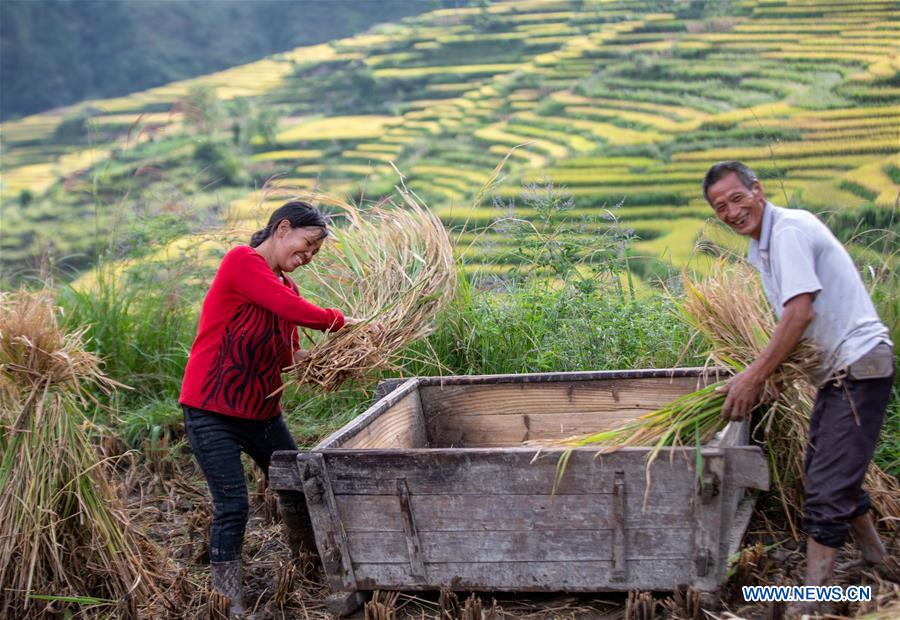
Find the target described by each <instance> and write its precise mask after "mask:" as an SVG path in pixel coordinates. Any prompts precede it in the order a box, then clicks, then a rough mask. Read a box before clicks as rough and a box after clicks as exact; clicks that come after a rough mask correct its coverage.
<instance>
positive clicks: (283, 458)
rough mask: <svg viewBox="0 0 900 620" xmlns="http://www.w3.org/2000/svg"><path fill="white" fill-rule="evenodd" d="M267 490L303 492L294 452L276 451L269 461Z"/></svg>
mask: <svg viewBox="0 0 900 620" xmlns="http://www.w3.org/2000/svg"><path fill="white" fill-rule="evenodd" d="M269 488H271V489H272V490H273V491H300V492H302V491H303V480H302V478H301V477H300V470H299V469H298V468H297V452H296V451H295V450H278V451H276V452H274V453H273V454H272V459H271V460H270V461H269Z"/></svg>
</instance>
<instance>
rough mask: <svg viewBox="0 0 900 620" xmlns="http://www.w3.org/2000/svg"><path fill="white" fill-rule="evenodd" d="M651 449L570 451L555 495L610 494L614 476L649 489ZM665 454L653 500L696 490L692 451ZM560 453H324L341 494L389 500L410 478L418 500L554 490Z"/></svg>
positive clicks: (654, 476)
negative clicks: (674, 492) (619, 473)
mask: <svg viewBox="0 0 900 620" xmlns="http://www.w3.org/2000/svg"><path fill="white" fill-rule="evenodd" d="M649 451H650V449H649V448H625V449H622V450H619V451H617V452H614V453H612V454H606V455H598V454H597V451H596V450H592V449H587V448H581V449H577V450H575V451H573V453H572V456H571V457H570V459H569V464H568V467H567V468H566V472H565V475H564V476H563V478H562V480H561V482H560V484H559V487H558V488H557V492H558V493H563V494H579V493H580V494H593V493H609V492H610V490H611V489H612V488H613V483H614V475H615V472H616V471H622V472H624V474H625V479H626V484H627V485H628V487H629V489H631V490H632V491H631V492H637V490H638V489H643V488H644V483H645V480H646V478H645V475H646V456H647V454H648V453H649ZM671 452H672V451H671V450H663V451H662V452H661V453H660V456H659V458H657V459H656V461H654V462H653V464H652V465H651V467H650V477H651V485H650V489H649V498H648V501H653V499H654V498H655V497H656V496H657V495H659V496H664V495H665V493H666V489H673V488H675V489H693V487H694V478H695V476H694V474H693V471H692V470H693V466H694V463H695V461H696V459H695V456H694V449H693V448H688V449H677V450H674V452H675V455H674V456H673V457H672V459H671V461H670V460H669V454H670V453H671ZM560 453H561V451H559V450H557V451H555V452H551V451H545V452H543V453H542V456H541V458H539V459H537V460H536V461H535V460H534V457H535V454H536V451H535V450H533V449H526V448H507V449H502V450H497V449H440V450H438V449H434V450H324V451H322V452H321V454H323V455H324V457H325V460H326V463H327V467H328V470H329V472H331V475H332V484H333V485H334V492H335V494H336V495H390V494H394V493H396V480H398V479H401V478H403V479H405V480H406V483H407V485H408V486H409V490H410V493H411V494H412V495H413V496H418V495H435V494H437V495H448V494H459V495H467V494H472V493H475V494H479V495H483V494H497V495H507V494H512V495H516V494H534V493H540V492H545V493H547V494H548V495H549V494H550V493H551V491H552V490H553V485H554V482H555V480H556V463H557V459H558V456H559V454H560Z"/></svg>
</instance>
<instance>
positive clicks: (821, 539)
mask: <svg viewBox="0 0 900 620" xmlns="http://www.w3.org/2000/svg"><path fill="white" fill-rule="evenodd" d="M893 383H894V375H893V374H891V375H890V376H888V377H882V378H879V379H863V380H854V379H850V378H847V379H844V380H843V381H842V382H834V381H831V382H829V383H827V384H825V385H824V386H823V387H822V388H820V389H819V392H818V394H817V395H816V403H815V405H814V406H813V411H812V416H811V418H810V425H809V445H808V446H807V448H806V475H805V481H804V486H805V489H806V501H805V503H804V507H803V517H804V519H803V520H804V528H805V529H806V533H807V534H808V535H809V536H810V537H811V538H812V539H813V540H815V541H816V542H818V543H819V544H822V545H825V546H826V547H833V548H839V547H840V546H841V545H843V544H844V542H845V541H846V540H847V535H848V532H849V529H850V526H849V521H850V520H851V519H853V518H855V517H858V516H861V515H864V514H866V512H868V511H869V507H870V502H869V494H868V493H866V492H865V491H864V490H863V488H862V483H863V479H864V478H865V475H866V470H867V469H868V467H869V462H870V461H871V460H872V454H873V453H874V452H875V446H876V444H877V443H878V434H879V432H880V431H881V425H882V423H883V421H884V412H885V410H886V409H887V405H888V401H889V400H890V397H891V388H892V387H893Z"/></svg>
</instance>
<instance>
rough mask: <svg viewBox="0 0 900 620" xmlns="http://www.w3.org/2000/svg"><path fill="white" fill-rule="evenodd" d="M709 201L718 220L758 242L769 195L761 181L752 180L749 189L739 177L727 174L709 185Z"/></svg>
mask: <svg viewBox="0 0 900 620" xmlns="http://www.w3.org/2000/svg"><path fill="white" fill-rule="evenodd" d="M707 199H708V200H709V203H710V204H711V205H712V208H713V209H714V210H715V212H716V217H718V218H719V219H720V220H722V221H723V222H724V223H726V224H728V226H729V227H731V229H732V230H733V231H734V232H736V233H738V234H739V235H746V236H748V237H752V238H753V239H756V240H757V241H758V240H759V237H760V234H761V233H762V220H763V210H764V209H765V206H766V196H765V194H764V193H763V189H762V186H760V184H759V181H753V183H752V184H751V185H750V187H749V188H748V187H747V186H746V185H744V183H743V182H742V181H741V178H740V177H739V176H738V175H737V174H735V173H733V172H732V173H731V174H726V175H725V176H723V177H722V178H721V179H719V180H718V181H716V182H715V183H713V184H712V185H710V186H709V189H708V190H707Z"/></svg>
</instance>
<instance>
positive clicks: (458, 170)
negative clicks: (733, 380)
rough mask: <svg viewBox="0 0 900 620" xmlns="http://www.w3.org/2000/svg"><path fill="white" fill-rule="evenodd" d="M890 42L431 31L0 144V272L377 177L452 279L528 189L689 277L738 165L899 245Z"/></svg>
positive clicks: (814, 14)
mask: <svg viewBox="0 0 900 620" xmlns="http://www.w3.org/2000/svg"><path fill="white" fill-rule="evenodd" d="M898 40H900V3H898V2H889V1H883V0H854V1H853V2H836V1H832V0H736V1H734V2H730V3H717V2H708V3H705V2H691V3H685V2H665V1H652V0H597V1H587V0H585V1H574V0H573V1H559V0H521V1H516V2H496V3H492V4H487V5H486V6H472V7H468V8H461V9H452V10H440V11H434V12H431V13H427V14H424V15H420V16H416V17H412V18H407V19H404V20H403V21H401V22H398V23H394V24H388V25H382V26H379V27H376V28H374V29H373V30H371V31H370V32H368V33H366V34H364V35H360V36H356V37H353V38H349V39H342V40H339V41H334V42H332V43H330V44H324V45H317V46H314V47H305V48H298V49H296V50H293V51H291V52H287V53H283V54H278V55H275V56H272V57H270V58H266V59H264V60H262V61H259V62H256V63H251V64H249V65H244V66H240V67H235V68H233V69H230V70H228V71H224V72H221V73H218V74H214V75H209V76H204V77H201V78H197V79H195V80H189V81H184V82H178V83H174V84H171V85H168V86H164V87H160V88H155V89H151V90H148V91H145V92H141V93H136V94H134V95H132V96H129V97H123V98H119V99H112V100H103V101H92V102H85V103H83V104H80V105H79V106H75V107H73V108H69V109H66V110H62V111H53V112H48V113H45V114H40V115H36V116H31V117H27V118H24V119H21V120H18V121H15V122H10V123H5V124H3V125H2V127H0V137H2V188H0V189H2V194H0V195H2V200H3V210H2V220H3V221H2V229H3V231H2V238H0V244H2V245H0V251H2V257H0V261H2V265H3V267H4V269H9V268H11V267H15V268H21V267H23V266H26V265H32V266H33V265H34V264H35V262H36V258H35V257H37V256H39V255H40V254H41V253H42V252H45V251H46V249H47V247H48V244H49V246H50V247H52V249H53V253H54V254H56V255H57V256H65V255H67V254H71V253H75V252H81V253H84V254H86V255H88V256H93V252H94V251H95V250H96V247H97V244H98V241H97V240H98V239H99V238H101V237H102V236H103V235H104V234H105V233H108V232H109V231H110V230H115V229H116V226H117V225H118V224H119V223H121V222H123V221H130V220H129V218H134V217H140V216H141V215H142V214H145V213H149V212H156V213H163V214H166V213H168V214H172V215H173V216H174V218H175V219H176V220H178V225H179V226H183V228H178V226H176V232H177V231H181V232H184V233H188V232H189V231H190V230H193V229H196V228H197V226H193V225H191V226H189V225H187V224H185V222H191V221H194V223H195V224H198V225H199V224H203V223H206V224H209V222H210V221H214V222H216V223H218V224H222V223H227V224H228V225H229V226H236V227H238V228H246V229H255V228H257V227H258V220H259V218H260V217H261V216H263V215H264V214H266V213H267V212H268V210H269V208H270V206H271V205H272V204H273V203H275V202H277V196H276V195H274V194H273V191H272V188H273V187H274V186H280V187H282V188H283V189H282V190H276V191H275V193H277V192H278V191H281V192H283V193H284V192H289V191H291V188H303V189H322V190H324V191H327V192H330V193H338V194H348V195H352V196H357V197H358V196H361V195H365V196H366V197H368V198H377V197H378V195H379V194H380V193H382V192H384V191H387V190H389V189H390V187H391V186H392V185H393V184H394V183H395V182H396V181H397V173H396V172H395V170H394V168H393V166H396V168H397V169H398V170H399V171H400V172H402V173H403V175H404V176H405V180H406V184H407V186H409V187H410V188H411V189H413V190H414V191H415V192H417V193H418V194H419V195H420V196H421V197H422V198H423V199H424V200H425V201H426V202H427V203H428V204H429V205H430V206H431V207H432V208H433V209H435V210H436V212H437V213H438V214H439V215H440V216H441V218H442V219H443V221H444V222H445V223H446V224H447V225H448V226H451V227H462V226H463V225H465V226H466V232H464V233H462V234H461V235H460V236H459V239H460V241H461V244H460V248H461V249H460V253H461V254H462V255H463V256H464V257H465V261H466V265H467V268H468V269H490V270H501V271H502V270H504V269H506V268H507V267H508V266H509V265H511V264H512V263H513V262H514V261H515V260H517V259H516V256H515V254H514V252H511V251H510V249H511V248H510V243H511V241H510V239H509V237H508V235H505V234H504V233H503V231H502V229H501V228H498V227H494V228H487V229H486V230H483V231H481V232H478V229H479V228H484V227H487V226H489V225H490V224H491V223H492V222H494V221H495V220H496V219H497V218H499V217H502V216H503V215H504V214H507V215H508V214H510V213H511V214H512V215H514V216H516V217H523V218H527V217H529V216H531V215H533V211H531V210H530V209H529V207H528V204H527V203H523V201H522V200H521V195H522V192H523V185H526V186H527V185H531V184H535V185H536V186H537V187H538V188H540V187H543V186H544V185H546V184H548V183H552V184H553V185H554V186H556V187H558V188H560V189H561V190H562V191H565V192H566V193H568V194H571V195H572V196H573V198H574V202H573V205H572V209H571V211H570V214H571V215H572V216H573V217H575V218H582V219H583V221H581V222H579V223H577V225H575V224H573V227H577V230H575V229H573V234H578V235H581V236H583V237H584V238H585V239H588V240H589V239H590V238H591V237H592V236H593V235H598V234H601V233H602V231H603V229H604V227H606V226H609V225H610V222H609V220H608V219H607V218H606V217H605V216H606V213H607V211H606V209H607V208H610V207H613V206H617V205H618V207H617V208H616V209H615V211H614V212H615V216H616V218H618V220H619V221H620V222H621V223H624V224H625V225H627V226H628V227H630V228H631V229H633V230H634V231H635V234H636V235H637V240H636V242H635V244H634V252H635V253H636V254H638V255H641V256H645V257H649V260H647V261H645V262H644V263H643V264H644V266H643V267H641V266H640V265H641V262H640V261H635V262H634V263H633V264H634V265H636V269H637V271H638V273H639V274H643V275H649V274H650V273H652V272H653V267H652V265H653V263H654V261H663V262H664V263H671V264H674V265H683V264H685V262H686V261H688V260H689V258H690V253H691V250H692V247H693V244H694V241H695V240H696V237H697V235H698V233H699V232H700V230H701V228H702V227H703V225H704V222H705V220H706V219H707V218H708V217H709V215H710V211H709V208H708V207H707V205H706V204H705V202H704V201H703V198H702V196H701V193H700V181H701V179H702V176H703V173H704V172H705V170H706V169H707V168H708V166H709V165H710V164H711V163H713V162H715V161H718V160H722V159H728V158H736V159H742V160H744V161H746V162H747V163H749V164H750V165H752V166H754V167H755V168H756V169H757V171H758V172H759V173H760V175H761V176H762V177H764V185H765V187H766V188H767V189H768V192H769V195H770V198H771V199H772V200H773V201H774V202H776V203H780V204H794V205H800V206H805V207H808V208H813V209H815V210H818V211H840V212H846V211H847V210H851V211H849V212H853V211H852V210H858V209H861V208H865V209H867V213H868V214H869V216H870V217H874V220H873V221H874V222H876V223H878V222H885V221H887V222H890V223H891V225H894V226H896V224H895V223H894V220H893V219H891V218H892V215H891V214H892V213H895V212H896V210H897V200H898V192H900V160H898V153H900V105H898V104H900V53H898V43H897V41H898ZM203 89H205V90H203ZM198 93H200V94H203V93H206V96H207V97H211V99H209V100H208V101H207V103H208V104H209V105H208V106H207V107H203V106H201V105H199V104H198V103H197V98H198ZM210 94H212V95H214V96H211V95H210ZM210 101H211V102H212V103H209V102H210ZM223 102H225V103H223ZM213 104H214V105H215V106H221V109H227V110H230V112H229V114H230V116H228V115H225V117H219V118H216V116H215V115H214V114H212V113H211V112H210V110H211V109H212V107H214V105H213ZM210 106H212V107H210ZM263 113H268V114H270V115H272V117H277V118H278V122H277V124H273V125H272V126H271V127H270V129H269V131H268V132H257V133H253V132H252V131H249V130H243V131H244V133H243V134H241V132H242V128H243V127H246V125H241V124H240V123H239V122H238V121H239V120H240V119H244V118H250V117H251V116H252V117H253V118H259V117H261V116H262V115H263ZM254 114H255V115H256V116H253V115H254ZM78 115H81V116H80V118H82V119H86V120H82V122H83V124H84V126H85V127H86V128H87V131H81V130H80V127H79V126H78V124H77V119H78V118H79V116H78ZM73 119H75V120H73ZM73 126H74V130H73ZM216 132H218V133H219V134H222V135H224V136H225V137H226V141H227V142H228V143H229V144H232V145H238V146H236V147H235V148H234V153H236V155H234V157H233V158H232V159H231V160H227V162H226V163H230V166H231V167H230V168H229V167H228V166H225V167H224V168H223V166H222V158H221V157H218V158H217V157H208V158H207V159H206V160H204V159H202V158H201V157H200V154H201V153H200V152H201V149H200V148H199V147H198V146H197V145H198V142H199V141H200V140H201V138H203V139H208V138H209V136H211V135H213V134H215V133H216ZM248 132H249V133H248ZM263 134H265V135H263ZM513 147H518V148H513ZM511 149H512V150H511ZM507 155H509V158H508V160H507V161H506V163H505V165H504V167H503V170H502V173H501V174H502V176H501V177H500V180H499V182H495V183H493V184H492V185H491V186H490V188H489V190H488V193H487V195H482V194H483V192H482V188H483V187H484V186H485V184H486V183H488V182H489V181H490V180H491V179H492V176H493V171H494V169H495V167H496V166H497V164H498V162H500V161H501V160H502V159H503V158H504V157H506V156H507ZM198 161H200V163H199V164H198V163H197V162H198ZM274 175H277V176H278V179H277V180H276V181H274V182H269V183H268V185H267V187H266V188H265V189H263V190H261V191H260V190H253V188H254V187H261V186H262V185H263V182H264V181H266V180H267V179H270V178H271V177H273V176H274ZM229 177H230V180H228V181H227V182H222V179H223V178H226V179H229ZM476 199H477V200H476ZM509 201H514V204H512V203H510V202H509ZM476 203H477V204H476ZM498 205H499V208H498ZM200 212H203V213H206V214H207V215H205V216H203V218H199V219H201V220H203V221H202V222H199V221H197V220H198V216H197V215H196V214H197V213H200ZM135 214H137V216H135ZM872 214H874V216H873V215H872ZM192 218H193V220H192ZM204 218H205V219H204ZM210 218H212V219H210ZM148 238H149V239H153V236H152V235H150V236H149V237H148ZM166 238H168V237H166ZM181 243H185V241H184V240H182V242H181ZM76 263H77V261H74V263H73V264H76Z"/></svg>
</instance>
